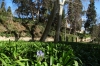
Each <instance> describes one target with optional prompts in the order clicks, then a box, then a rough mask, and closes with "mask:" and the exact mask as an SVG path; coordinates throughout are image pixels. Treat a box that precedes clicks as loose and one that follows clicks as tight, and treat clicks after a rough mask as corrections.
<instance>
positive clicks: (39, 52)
mask: <svg viewBox="0 0 100 66" xmlns="http://www.w3.org/2000/svg"><path fill="white" fill-rule="evenodd" d="M43 58H44V53H43V52H42V51H41V50H38V51H37V61H42V60H43Z"/></svg>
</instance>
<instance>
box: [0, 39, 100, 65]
mask: <svg viewBox="0 0 100 66" xmlns="http://www.w3.org/2000/svg"><path fill="white" fill-rule="evenodd" d="M99 52H100V45H99V44H89V43H88V44H87V43H76V42H59V43H54V42H25V41H18V42H14V41H1V42H0V66H100V56H99V55H100V53H99Z"/></svg>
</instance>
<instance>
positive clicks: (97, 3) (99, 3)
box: [0, 0, 100, 17]
mask: <svg viewBox="0 0 100 66" xmlns="http://www.w3.org/2000/svg"><path fill="white" fill-rule="evenodd" d="M0 1H1V0H0ZM5 2H6V8H7V7H8V6H11V9H12V12H13V14H15V13H14V11H15V9H16V8H17V6H16V5H15V4H14V3H12V0H5ZM83 2H84V4H83V5H84V10H86V9H87V8H88V4H89V2H87V0H86V1H85V0H83ZM99 6H100V0H96V1H95V7H96V12H97V17H98V16H99V17H100V8H99Z"/></svg>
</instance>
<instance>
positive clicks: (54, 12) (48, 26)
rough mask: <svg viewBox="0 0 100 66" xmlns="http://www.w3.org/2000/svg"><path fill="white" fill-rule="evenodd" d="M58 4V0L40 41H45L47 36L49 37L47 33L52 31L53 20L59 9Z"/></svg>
mask: <svg viewBox="0 0 100 66" xmlns="http://www.w3.org/2000/svg"><path fill="white" fill-rule="evenodd" d="M57 4H58V3H57V1H55V2H54V7H53V9H52V11H51V15H50V16H49V19H48V23H47V25H46V28H45V31H44V33H43V35H42V37H41V39H40V41H43V42H44V41H45V39H46V37H47V35H48V33H49V31H50V28H51V24H52V22H53V20H54V17H55V14H56V11H57Z"/></svg>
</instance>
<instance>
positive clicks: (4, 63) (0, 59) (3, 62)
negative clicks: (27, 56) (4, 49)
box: [0, 58, 7, 66]
mask: <svg viewBox="0 0 100 66" xmlns="http://www.w3.org/2000/svg"><path fill="white" fill-rule="evenodd" d="M0 61H1V62H2V64H3V65H4V66H7V64H6V62H5V61H4V60H3V59H2V58H0Z"/></svg>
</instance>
